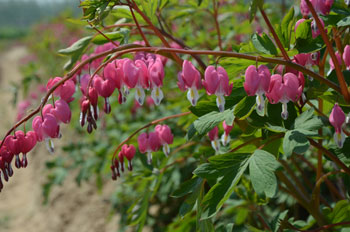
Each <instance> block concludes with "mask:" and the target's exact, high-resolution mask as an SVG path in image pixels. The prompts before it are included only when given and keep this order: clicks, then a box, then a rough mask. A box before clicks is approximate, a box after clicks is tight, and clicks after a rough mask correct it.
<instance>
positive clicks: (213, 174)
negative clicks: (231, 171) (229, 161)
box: [193, 163, 227, 179]
mask: <svg viewBox="0 0 350 232" xmlns="http://www.w3.org/2000/svg"><path fill="white" fill-rule="evenodd" d="M225 171H227V170H226V169H225V170H219V169H218V168H216V167H215V165H213V164H211V163H205V164H201V165H199V166H198V167H197V168H196V169H195V170H194V171H193V174H195V175H196V176H199V177H201V178H204V179H216V178H218V177H219V176H223V175H224V174H225Z"/></svg>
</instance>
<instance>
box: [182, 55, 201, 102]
mask: <svg viewBox="0 0 350 232" xmlns="http://www.w3.org/2000/svg"><path fill="white" fill-rule="evenodd" d="M177 79H178V82H177V85H178V86H179V88H180V90H182V91H185V90H187V89H188V92H187V99H188V100H189V101H190V103H191V105H192V106H195V105H196V104H197V101H198V98H199V95H198V89H201V88H202V83H201V74H200V73H199V71H198V70H197V69H196V68H195V67H194V65H193V64H192V63H191V61H187V60H185V61H184V62H183V64H182V71H181V72H179V73H178V75H177Z"/></svg>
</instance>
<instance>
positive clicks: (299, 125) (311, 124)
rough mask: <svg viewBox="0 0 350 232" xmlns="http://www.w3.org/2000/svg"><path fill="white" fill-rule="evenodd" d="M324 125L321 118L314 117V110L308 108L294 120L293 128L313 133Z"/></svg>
mask: <svg viewBox="0 0 350 232" xmlns="http://www.w3.org/2000/svg"><path fill="white" fill-rule="evenodd" d="M323 125H324V123H323V121H322V119H321V117H317V116H316V115H314V109H313V108H310V109H308V110H306V111H305V112H303V113H302V114H301V115H300V116H299V117H297V118H296V119H295V123H294V128H296V129H302V130H308V131H313V130H317V129H319V128H321V127H322V126H323Z"/></svg>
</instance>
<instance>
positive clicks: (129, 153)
mask: <svg viewBox="0 0 350 232" xmlns="http://www.w3.org/2000/svg"><path fill="white" fill-rule="evenodd" d="M122 152H123V156H124V157H125V158H126V159H127V160H128V169H129V171H131V170H132V162H131V161H132V159H133V158H134V156H135V153H136V148H135V146H134V145H132V144H131V145H128V144H124V145H123V147H122Z"/></svg>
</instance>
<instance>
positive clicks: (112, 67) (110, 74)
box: [103, 58, 129, 104]
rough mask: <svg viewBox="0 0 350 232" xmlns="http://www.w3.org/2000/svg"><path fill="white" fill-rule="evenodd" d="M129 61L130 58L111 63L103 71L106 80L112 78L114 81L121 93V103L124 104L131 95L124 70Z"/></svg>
mask: <svg viewBox="0 0 350 232" xmlns="http://www.w3.org/2000/svg"><path fill="white" fill-rule="evenodd" d="M127 60H129V59H128V58H124V59H117V60H115V61H113V62H112V63H109V64H108V65H107V66H106V67H105V68H104V71H103V75H104V76H105V77H106V78H110V79H112V80H113V81H114V83H115V87H116V88H117V89H118V92H119V103H120V104H122V103H124V102H125V101H126V97H127V95H128V94H129V88H128V87H127V86H126V84H125V75H124V70H123V65H124V62H125V61H127Z"/></svg>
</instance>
